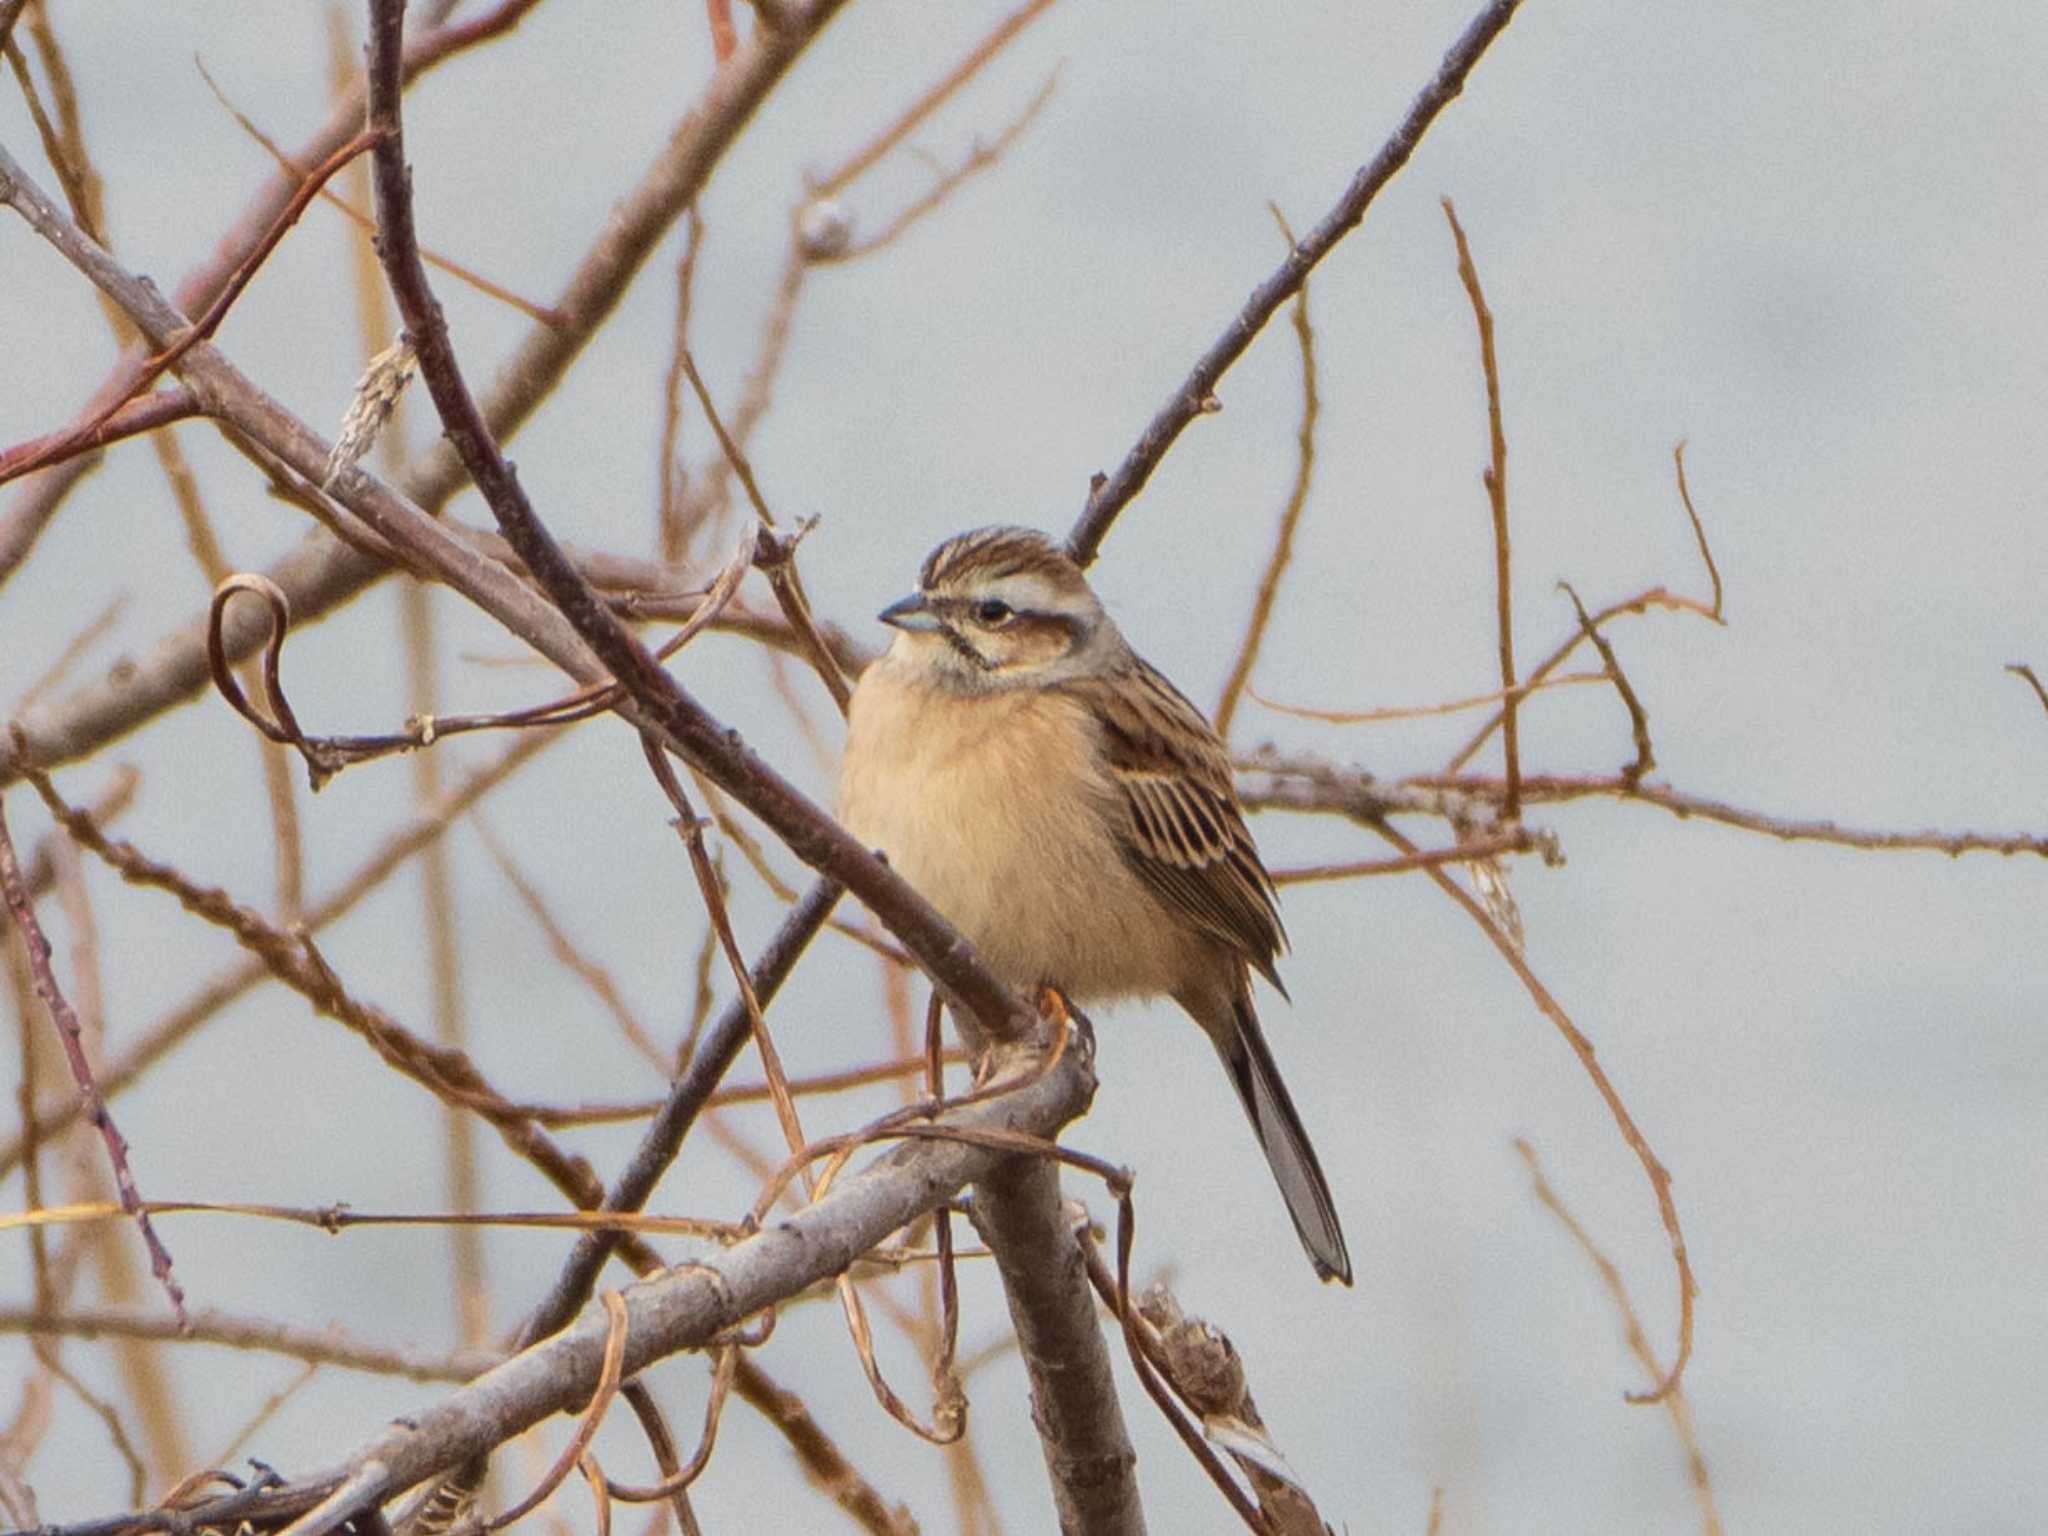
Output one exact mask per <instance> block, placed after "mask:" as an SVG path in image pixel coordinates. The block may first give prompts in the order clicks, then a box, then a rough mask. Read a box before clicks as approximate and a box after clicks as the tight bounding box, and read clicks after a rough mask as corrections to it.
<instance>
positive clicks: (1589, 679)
mask: <svg viewBox="0 0 2048 1536" xmlns="http://www.w3.org/2000/svg"><path fill="white" fill-rule="evenodd" d="M1606 681H1607V674H1606V673H1605V672H1604V671H1602V672H1567V673H1566V674H1565V675H1564V676H1563V677H1546V678H1542V679H1535V678H1525V679H1524V680H1523V681H1521V682H1519V683H1517V684H1515V686H1514V687H1512V688H1496V689H1494V690H1493V691H1492V692H1490V693H1475V694H1471V695H1469V696H1468V697H1466V698H1462V699H1446V700H1445V701H1444V702H1443V703H1441V704H1410V705H1396V706H1390V707H1388V708H1386V709H1310V708H1309V707H1308V706H1307V705H1304V704H1282V703H1280V702H1279V701H1278V700H1277V699H1269V698H1267V697H1266V696H1265V695H1264V694H1262V693H1260V692H1259V691H1258V690H1257V689H1256V688H1249V689H1246V690H1245V691H1246V693H1247V694H1248V695H1249V696H1250V697H1251V698H1253V699H1256V700H1257V701H1258V702H1259V704H1260V705H1262V706H1263V707H1264V708H1266V709H1270V710H1272V711H1273V713H1275V714H1276V715H1287V716H1290V717H1292V718H1293V719H1296V720H1318V721H1321V722H1322V723H1323V724H1324V725H1379V724H1382V723H1384V722H1386V721H1390V720H1426V719H1428V718H1430V717H1431V716H1433V715H1455V714H1457V713H1458V712H1459V711H1460V710H1466V709H1477V708H1479V706H1480V705H1482V704H1500V703H1503V702H1505V701H1506V700H1508V699H1526V698H1527V697H1529V695H1530V694H1532V693H1541V692H1542V691H1543V690H1545V689H1547V688H1569V687H1572V686H1574V685H1577V684H1584V683H1604V682H1606Z"/></svg>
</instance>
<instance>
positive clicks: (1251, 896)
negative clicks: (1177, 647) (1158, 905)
mask: <svg viewBox="0 0 2048 1536" xmlns="http://www.w3.org/2000/svg"><path fill="white" fill-rule="evenodd" d="M1080 691H1082V692H1084V694H1085V697H1086V700H1087V703H1088V705H1089V709H1090V712H1091V714H1092V715H1093V716H1094V719H1095V723H1096V726H1097V729H1098V731H1099V733H1100V735H1099V741H1100V750H1101V752H1102V757H1103V762H1104V764H1105V765H1106V766H1107V767H1108V769H1109V773H1110V777H1111V779H1112V781H1113V782H1114V783H1115V785H1116V788H1117V798H1118V800H1119V801H1120V805H1119V807H1118V810H1119V811H1120V812H1121V818H1122V825H1121V826H1119V827H1118V828H1117V833H1118V839H1119V841H1120V843H1121V844H1122V847H1123V853H1124V858H1125V859H1126V860H1127V861H1128V862H1129V864H1130V866H1131V868H1132V869H1134V870H1136V871H1137V873H1138V874H1139V876H1140V877H1142V878H1143V879H1144V881H1145V882H1146V884H1147V885H1149V886H1150V887H1151V888H1152V890H1153V891H1154V892H1155V893H1156V894H1157V895H1158V896H1159V898H1160V899H1161V900H1162V901H1163V902H1164V903H1165V904H1166V906H1167V907H1168V908H1169V909H1170V910H1172V911H1173V912H1175V913H1176V914H1178V915H1179V916H1181V917H1182V918H1184V919H1185V920H1186V921H1188V922H1190V923H1192V924H1194V925H1195V926H1197V927H1198V928H1201V929H1202V930H1204V931H1205V932H1207V933H1210V934H1212V935H1214V936H1215V937H1216V938H1217V939H1219V940H1220V941H1222V942H1223V943H1224V944H1226V945H1228V946H1229V947H1230V948H1231V949H1234V950H1236V951H1237V952H1238V953H1239V954H1240V955H1242V956H1243V957H1244V958H1245V960H1246V961H1247V962H1249V963H1250V964H1251V965H1252V966H1254V967H1256V968H1257V970H1258V971H1259V973H1260V974H1261V975H1263V976H1264V977H1265V978H1266V979H1267V980H1268V981H1270V982H1272V983H1273V985H1274V986H1276V987H1279V986H1280V978H1279V977H1278V976H1277V975H1276V974H1275V973H1274V970H1273V960H1274V957H1275V956H1276V955H1278V954H1279V952H1280V951H1281V950H1282V949H1283V948H1284V947H1285V946H1286V943H1287V935H1286V932H1285V930H1284V929H1282V928H1281V926H1280V911H1279V907H1278V905H1277V903H1276V901H1275V897H1274V892H1273V882H1272V880H1271V878H1270V877H1269V876H1268V875H1267V874H1266V866H1265V865H1264V864H1262V863H1261V862H1260V861H1259V850H1258V848H1257V847H1256V846H1254V844H1253V843H1252V835H1251V833H1250V832H1249V831H1247V830H1246V828H1245V824H1244V813H1243V812H1242V811H1241V810H1240V809H1239V808H1238V804H1237V791H1236V790H1235V788H1234V787H1233V786H1232V784H1231V777H1230V755H1229V753H1228V752H1226V751H1225V750H1224V746H1223V743H1222V742H1221V741H1220V740H1218V739H1217V736H1216V733H1215V731H1214V730H1212V729H1211V728H1210V726H1209V722H1208V721H1207V720H1205V719H1203V718H1202V712H1201V711H1200V710H1198V709H1197V708H1195V706H1194V705H1193V704H1190V703H1189V702H1188V701H1187V699H1186V698H1185V697H1183V696H1182V694H1181V692H1180V690H1179V689H1177V688H1175V687H1174V686H1173V684H1171V683H1169V682H1168V681H1167V680H1166V679H1165V678H1164V677H1162V676H1160V674H1159V673H1158V672H1156V671H1154V670H1153V668H1152V667H1150V666H1148V665H1147V664H1146V663H1145V662H1144V661H1142V660H1139V659H1138V658H1136V657H1133V658H1132V659H1131V669H1130V670H1128V671H1123V672H1120V673H1118V674H1116V675H1115V676H1113V677H1109V678H1103V679H1097V680H1091V681H1090V683H1089V684H1087V685H1085V687H1084V688H1083V689H1082V690H1080ZM1281 990H1282V992H1283V993H1284V992H1285V990H1286V989H1285V988H1284V987H1283V988H1281Z"/></svg>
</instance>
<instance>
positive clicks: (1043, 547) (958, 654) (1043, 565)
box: [880, 527, 1123, 692]
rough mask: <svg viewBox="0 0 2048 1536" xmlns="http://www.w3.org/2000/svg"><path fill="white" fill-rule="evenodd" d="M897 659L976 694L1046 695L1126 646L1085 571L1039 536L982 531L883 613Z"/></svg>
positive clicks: (931, 566) (954, 542)
mask: <svg viewBox="0 0 2048 1536" xmlns="http://www.w3.org/2000/svg"><path fill="white" fill-rule="evenodd" d="M880 617H881V620H882V622H883V623H884V624H888V625H892V626H894V628H895V629H896V631H897V635H896V640H895V642H894V644H893V645H892V646H891V647H890V655H891V656H892V657H893V658H895V659H896V660H898V661H899V662H904V663H908V664H910V665H911V666H913V667H915V668H917V669H918V670H919V671H920V672H922V673H924V674H926V675H927V676H928V677H929V678H930V680H931V681H933V682H935V683H938V684H940V685H943V686H947V687H952V688H957V689H961V690H963V691H969V692H985V691H987V690H990V689H994V688H1012V687H1045V686H1048V685H1051V684H1054V683H1058V682H1061V681H1064V680H1065V679H1067V678H1070V677H1075V676H1081V675H1085V674H1087V673H1090V672H1093V671H1095V670H1097V669H1098V668H1100V667H1101V666H1102V665H1104V664H1105V663H1106V662H1107V661H1108V660H1109V659H1111V658H1112V657H1113V656H1114V655H1115V654H1116V652H1117V650H1118V649H1119V648H1120V647H1121V646H1122V643H1123V642H1122V639H1121V637H1120V636H1119V635H1118V634H1117V630H1116V626H1115V624H1113V623H1112V622H1111V621H1110V619H1109V616H1108V615H1107V614H1105V613H1104V612H1103V611H1102V603H1101V601H1100V600H1099V599H1098V598H1097V597H1096V596H1095V593H1094V591H1093V590H1092V589H1091V588H1090V587H1089V585H1088V581H1087V578H1086V577H1084V576H1083V575H1082V574H1081V568H1080V567H1079V566H1078V565H1076V564H1074V562H1073V561H1072V560H1070V559H1068V558H1067V556H1066V554H1065V553H1064V552H1063V551H1062V550H1061V549H1060V547H1059V546H1058V545H1057V544H1055V543H1053V541H1052V540H1051V539H1048V538H1047V537H1046V536H1045V535H1044V534H1042V533H1040V532H1038V531H1037V530H1036V529H1032V528H1009V527H994V528H977V529H975V530H974V531H973V532H971V533H962V534H958V535H956V536H954V537H953V538H950V539H948V540H946V542H945V543H943V544H941V545H940V546H939V547H938V548H937V549H935V550H933V551H932V552H931V553H930V554H929V555H927V556H926V557H925V562H924V567H923V569H922V570H920V571H919V572H918V578H917V590H916V591H915V592H913V593H912V594H911V595H910V596H908V597H905V598H902V599H900V600H899V601H897V602H894V603H891V604H890V605H889V606H888V607H887V608H884V609H883V610H882V612H881V614H880Z"/></svg>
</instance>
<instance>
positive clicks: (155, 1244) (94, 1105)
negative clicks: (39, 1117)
mask: <svg viewBox="0 0 2048 1536" xmlns="http://www.w3.org/2000/svg"><path fill="white" fill-rule="evenodd" d="M0 897H4V898H5V901H6V906H7V911H8V914H9V916H10V917H11V918H12V919H13V922H14V926H15V928H16V929H17V930H18V931H19V932H20V934H21V941H22V947H23V948H24V949H25V950H26V951H27V952H28V963H29V974H30V976H31V978H32V979H33V981H34V983H35V991H36V996H37V997H38V998H40V999H41V1000H42V1004H43V1007H44V1008H45V1009H46V1010H48V1012H49V1015H50V1022H51V1023H52V1024H54V1025H55V1026H56V1027H57V1034H58V1038H59V1039H61V1040H62V1041H63V1044H64V1056H65V1059H66V1061H68V1062H69V1063H70V1065H71V1080H72V1081H73V1082H74V1083H75V1084H77V1086H78V1098H79V1102H80V1104H81V1105H82V1106H83V1113H84V1115H85V1117H86V1118H87V1119H88V1120H90V1121H91V1122H92V1123H93V1124H94V1125H95V1126H97V1127H98V1128H99V1133H100V1139H101V1140H102V1141H103V1142H105V1143H106V1148H107V1163H108V1166H109V1167H110V1168H111V1169H112V1170H113V1174H114V1185H115V1187H116V1188H117V1189H119V1190H120V1192H121V1204H122V1207H123V1208H124V1209H126V1210H127V1211H128V1213H129V1214H130V1215H131V1216H133V1217H134V1219H135V1226H136V1229H137V1230H138V1231H139V1232H141V1234H142V1241H143V1244H144V1246H146V1247H147V1248H148V1249H149V1267H150V1269H151V1271H152V1272H153V1273H154V1274H155V1275H156V1278H157V1283H158V1284H159V1285H161V1286H162V1287H163V1289H164V1294H165V1295H167V1296H169V1297H170V1300H171V1309H172V1311H174V1312H176V1313H177V1315H178V1317H179V1319H180V1320H181V1321H182V1320H183V1318H184V1316H185V1293H184V1291H183V1290H182V1289H180V1288H179V1285H178V1281H177V1278H176V1276H175V1275H173V1274H172V1272H171V1254H170V1250H169V1249H168V1248H166V1247H164V1245H163V1239H161V1238H160V1237H158V1236H157V1235H156V1228H155V1227H154V1226H152V1225H151V1224H150V1220H149V1214H148V1212H147V1211H145V1210H144V1209H143V1202H142V1191H141V1190H140V1189H138V1188H137V1187H136V1184H135V1174H134V1171H133V1170H132V1169H131V1168H130V1167H129V1166H128V1142H127V1139H126V1138H125V1137H124V1136H122V1134H121V1132H120V1130H119V1129H118V1128H117V1127H116V1126H115V1124H114V1117H113V1116H112V1115H111V1114H109V1113H108V1112H107V1105H106V1100H105V1099H103V1098H102V1097H101V1096H100V1089H99V1083H98V1082H97V1081H96V1080H95V1078H94V1077H93V1071H92V1064H91V1063H90V1062H89V1061H87V1060H86V1056H85V1040H84V1035H83V1034H82V1032H81V1031H80V1029H79V1024H78V1015H77V1014H75V1013H74V1012H73V1011H72V1009H71V1004H70V1003H69V1002H67V1001H66V1000H65V997H64V992H63V989H62V988H61V987H59V986H58V985H57V973H56V972H55V971H54V970H53V969H52V968H51V966H50V941H49V940H48V939H47V938H45V937H44V935H43V929H42V925H41V924H40V923H38V922H37V921H36V908H35V902H34V901H33V900H32V899H31V898H30V896H29V893H28V886H27V884H26V882H25V881H24V880H23V879H22V875H21V864H20V861H19V860H18V859H17V858H16V857H15V853H14V840H13V838H11V837H10V836H9V835H8V832H7V811H6V806H5V804H4V802H0Z"/></svg>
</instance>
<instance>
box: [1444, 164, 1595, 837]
mask: <svg viewBox="0 0 2048 1536" xmlns="http://www.w3.org/2000/svg"><path fill="white" fill-rule="evenodd" d="M1443 208H1444V217H1445V218H1446V219H1447V220H1449V221H1450V226H1451V238H1452V239H1453V240H1454V241H1455V242H1456V243H1457V247H1458V279H1459V281H1461V282H1462V283H1463V284H1464V285H1465V295H1466V297H1467V298H1469V299H1470V300H1471V301H1472V318H1473V319H1474V320H1475V321H1476V322H1477V323H1478V326H1479V367H1480V372H1481V373H1482V374H1483V375H1484V379H1485V384H1486V440H1487V448H1488V453H1489V461H1488V464H1487V468H1486V473H1485V475H1484V476H1483V477H1482V478H1483V480H1484V482H1485V485H1486V501H1487V505H1488V507H1489V508H1490V509H1491V511H1492V513H1493V581H1494V609H1495V636H1496V644H1497V645H1498V647H1499V650H1500V686H1501V689H1502V693H1503V696H1504V697H1503V701H1502V703H1501V711H1500V713H1501V728H1500V736H1501V756H1502V757H1503V759H1505V761H1506V765H1507V794H1506V796H1505V797H1504V798H1503V801H1502V804H1501V817H1502V819H1504V820H1506V821H1514V820H1516V819H1517V818H1518V817H1519V816H1520V815H1521V814H1522V753H1521V737H1520V735H1519V733H1518V732H1517V730H1516V728H1515V705H1516V702H1517V698H1518V696H1517V694H1516V692H1515V626H1514V622H1513V610H1512V600H1511V594H1512V593H1513V590H1514V584H1513V581H1512V580H1511V579H1510V578H1511V570H1512V564H1513V561H1512V558H1511V546H1510V542H1509V539H1508V440H1507V432H1506V430H1505V429H1504V428H1503V426H1502V424H1501V411H1500V359H1499V356H1498V354H1497V353H1496V352H1495V350H1494V343H1493V311H1492V310H1491V309H1489V308H1487V305H1486V294H1485V292H1484V291H1483V290H1482V289H1481V288H1480V286H1479V268H1478V267H1477V266H1476V265H1475V264H1474V263H1473V260H1472V247H1471V245H1470V244H1468V243H1467V241H1466V239H1465V227H1464V226H1463V225H1462V224H1460V223H1459V222H1458V210H1457V209H1456V208H1454V207H1453V206H1452V205H1451V200H1450V199H1449V198H1448V197H1447V198H1445V199H1444V200H1443ZM1573 601H1575V602H1576V601H1577V599H1576V598H1574V599H1573ZM1581 617H1582V618H1583V617H1584V614H1583V610H1582V611H1581ZM1594 633H1595V634H1596V635H1597V633H1598V632H1597V631H1595V632H1594Z"/></svg>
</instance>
